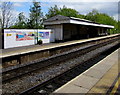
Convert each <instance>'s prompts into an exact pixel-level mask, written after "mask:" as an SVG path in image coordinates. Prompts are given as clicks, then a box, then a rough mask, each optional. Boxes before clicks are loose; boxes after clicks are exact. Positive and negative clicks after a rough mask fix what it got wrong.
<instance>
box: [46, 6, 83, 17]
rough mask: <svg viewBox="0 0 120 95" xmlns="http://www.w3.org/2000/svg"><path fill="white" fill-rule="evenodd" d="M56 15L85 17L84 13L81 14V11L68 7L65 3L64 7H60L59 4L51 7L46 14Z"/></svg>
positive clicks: (47, 15) (48, 15)
mask: <svg viewBox="0 0 120 95" xmlns="http://www.w3.org/2000/svg"><path fill="white" fill-rule="evenodd" d="M55 15H63V16H68V17H79V18H84V15H81V14H79V12H78V11H76V10H75V9H71V8H67V7H66V6H65V5H64V6H63V8H58V7H57V5H55V6H54V7H51V8H49V10H48V13H47V14H46V17H47V18H50V17H53V16H55Z"/></svg>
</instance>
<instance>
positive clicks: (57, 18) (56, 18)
mask: <svg viewBox="0 0 120 95" xmlns="http://www.w3.org/2000/svg"><path fill="white" fill-rule="evenodd" d="M63 23H71V24H80V25H87V26H96V27H104V28H114V26H112V25H105V24H99V23H95V22H93V21H90V20H86V19H80V18H75V17H66V16H62V15H56V16H54V17H51V18H49V19H47V20H45V21H44V23H43V24H44V25H54V24H63Z"/></svg>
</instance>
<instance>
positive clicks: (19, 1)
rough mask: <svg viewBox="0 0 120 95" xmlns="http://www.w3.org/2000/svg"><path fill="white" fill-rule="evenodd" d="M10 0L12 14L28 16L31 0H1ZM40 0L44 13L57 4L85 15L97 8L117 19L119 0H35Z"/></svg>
mask: <svg viewBox="0 0 120 95" xmlns="http://www.w3.org/2000/svg"><path fill="white" fill-rule="evenodd" d="M2 1H11V2H13V4H14V14H16V15H17V14H18V13H20V12H24V14H25V15H26V16H27V17H28V16H29V9H30V6H32V1H33V0H2ZM36 1H40V2H41V8H42V12H43V13H44V15H45V14H46V13H47V12H48V9H49V8H50V7H51V6H54V5H58V7H63V5H65V6H66V7H68V8H73V9H75V10H77V11H78V12H79V13H80V14H84V15H86V14H87V13H89V12H90V11H92V10H93V9H97V10H98V11H99V12H101V13H107V14H108V15H110V16H112V17H114V18H115V19H116V20H118V2H119V1H120V0H36ZM119 7H120V6H119Z"/></svg>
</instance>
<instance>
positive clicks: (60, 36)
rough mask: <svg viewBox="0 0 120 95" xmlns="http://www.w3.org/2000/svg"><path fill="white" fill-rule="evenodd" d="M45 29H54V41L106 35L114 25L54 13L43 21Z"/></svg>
mask: <svg viewBox="0 0 120 95" xmlns="http://www.w3.org/2000/svg"><path fill="white" fill-rule="evenodd" d="M43 24H44V27H45V28H46V29H52V30H54V37H55V41H66V40H75V39H84V38H92V37H98V36H101V35H107V34H108V31H109V30H110V29H112V28H114V26H111V25H104V24H99V23H95V22H93V21H90V20H85V19H80V18H75V17H66V16H62V15H56V16H54V17H51V18H49V19H47V20H45V21H44V23H43Z"/></svg>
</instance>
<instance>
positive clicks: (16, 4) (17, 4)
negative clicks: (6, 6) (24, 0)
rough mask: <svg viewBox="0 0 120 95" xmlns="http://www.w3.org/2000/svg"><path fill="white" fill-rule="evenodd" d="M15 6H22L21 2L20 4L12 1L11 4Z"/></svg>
mask: <svg viewBox="0 0 120 95" xmlns="http://www.w3.org/2000/svg"><path fill="white" fill-rule="evenodd" d="M13 5H14V6H15V7H21V6H23V5H22V4H20V3H14V4H13Z"/></svg>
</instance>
